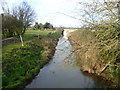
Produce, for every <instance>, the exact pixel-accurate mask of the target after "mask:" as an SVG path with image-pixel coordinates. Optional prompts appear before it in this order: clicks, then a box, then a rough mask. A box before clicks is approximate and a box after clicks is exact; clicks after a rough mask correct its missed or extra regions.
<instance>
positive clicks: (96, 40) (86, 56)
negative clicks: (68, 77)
mask: <svg viewBox="0 0 120 90" xmlns="http://www.w3.org/2000/svg"><path fill="white" fill-rule="evenodd" d="M117 30H118V29H117V28H113V27H110V28H108V29H99V30H97V31H91V30H88V29H81V30H78V31H75V32H73V33H71V35H70V37H69V40H70V42H71V44H72V45H73V47H74V49H75V52H76V54H77V62H78V64H79V66H80V69H81V70H82V71H86V72H88V73H93V74H96V75H99V76H100V77H102V78H103V79H104V80H108V81H110V82H111V83H112V84H111V86H110V87H119V86H120V84H119V80H120V78H119V77H120V72H119V70H120V57H119V56H120V52H119V48H118V45H119V39H118V38H119V36H118V35H119V34H120V32H118V31H117Z"/></svg>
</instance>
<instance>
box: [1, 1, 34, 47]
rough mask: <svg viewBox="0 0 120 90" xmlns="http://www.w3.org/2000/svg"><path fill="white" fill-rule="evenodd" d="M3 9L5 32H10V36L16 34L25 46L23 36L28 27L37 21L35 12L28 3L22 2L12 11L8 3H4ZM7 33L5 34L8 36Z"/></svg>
mask: <svg viewBox="0 0 120 90" xmlns="http://www.w3.org/2000/svg"><path fill="white" fill-rule="evenodd" d="M2 9H3V12H4V13H3V17H4V18H3V27H2V28H3V29H2V30H3V31H5V30H7V31H9V32H8V34H10V33H12V34H10V35H11V36H13V33H16V34H17V35H18V36H19V37H20V39H21V42H22V46H24V44H23V39H22V35H23V34H24V33H25V31H26V29H27V27H28V25H30V24H31V23H32V22H33V21H34V20H35V11H34V10H33V9H32V8H31V6H30V5H29V4H28V3H27V2H22V3H21V4H20V5H18V6H14V7H13V8H12V9H11V11H10V9H9V7H8V5H7V3H6V2H3V3H2ZM6 33H7V32H5V34H6Z"/></svg>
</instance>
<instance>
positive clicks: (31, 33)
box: [14, 30, 53, 40]
mask: <svg viewBox="0 0 120 90" xmlns="http://www.w3.org/2000/svg"><path fill="white" fill-rule="evenodd" d="M50 32H53V31H41V30H26V32H25V34H24V35H23V40H28V39H31V38H32V37H33V36H36V35H48V34H49V33H50ZM14 39H20V38H19V37H14Z"/></svg>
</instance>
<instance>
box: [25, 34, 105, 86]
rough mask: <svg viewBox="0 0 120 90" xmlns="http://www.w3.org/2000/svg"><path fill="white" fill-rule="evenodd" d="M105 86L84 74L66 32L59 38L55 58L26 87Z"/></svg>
mask: <svg viewBox="0 0 120 90" xmlns="http://www.w3.org/2000/svg"><path fill="white" fill-rule="evenodd" d="M94 87H104V86H103V85H102V84H100V83H96V81H94V80H93V79H92V78H90V77H88V76H86V75H84V74H83V73H82V72H81V71H80V68H79V67H78V66H77V65H76V60H75V54H74V53H73V52H72V46H71V44H70V42H69V41H68V39H67V37H66V34H65V32H64V37H61V38H60V39H59V42H58V45H57V47H56V51H55V54H54V57H53V59H52V60H51V62H50V63H49V64H47V65H46V66H45V67H43V68H42V69H41V70H40V73H39V74H38V75H37V76H36V78H35V79H34V80H33V81H32V82H31V83H30V84H29V85H27V86H26V88H94Z"/></svg>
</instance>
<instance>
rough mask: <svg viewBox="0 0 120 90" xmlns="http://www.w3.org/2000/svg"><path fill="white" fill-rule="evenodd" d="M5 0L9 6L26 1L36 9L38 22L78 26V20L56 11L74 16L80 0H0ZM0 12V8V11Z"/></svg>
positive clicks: (79, 24)
mask: <svg viewBox="0 0 120 90" xmlns="http://www.w3.org/2000/svg"><path fill="white" fill-rule="evenodd" d="M0 1H7V2H8V5H9V6H10V7H11V6H13V5H15V4H18V3H20V2H22V1H27V2H28V3H29V4H30V5H31V7H32V8H33V9H34V10H35V11H36V14H37V18H36V21H37V22H39V23H45V22H50V23H52V24H53V26H65V27H79V26H81V23H80V21H78V20H75V19H73V18H70V17H68V16H65V15H63V14H60V13H57V12H62V13H65V14H68V15H72V16H75V15H76V13H75V11H76V7H77V6H78V2H79V1H82V0H0ZM1 12H2V10H1V8H0V13H1Z"/></svg>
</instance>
